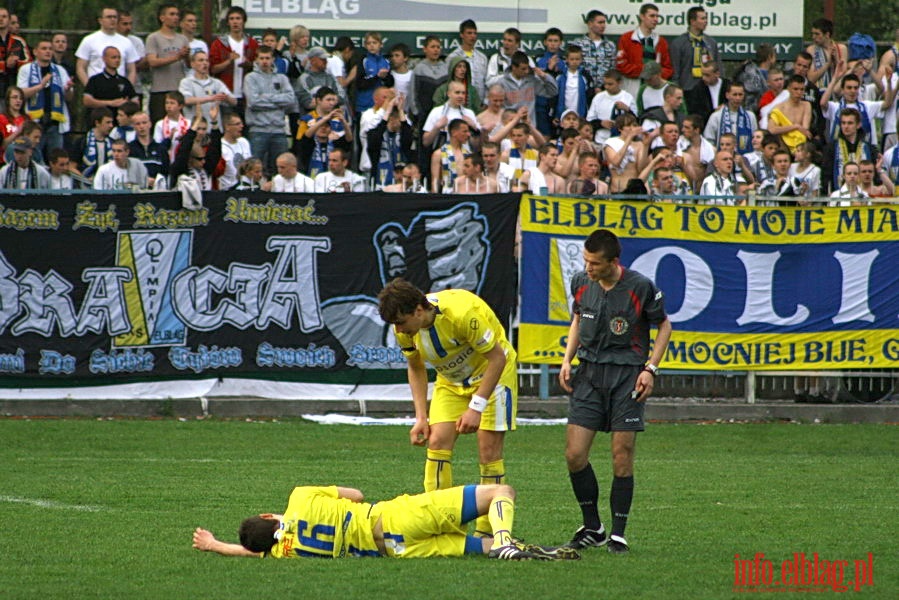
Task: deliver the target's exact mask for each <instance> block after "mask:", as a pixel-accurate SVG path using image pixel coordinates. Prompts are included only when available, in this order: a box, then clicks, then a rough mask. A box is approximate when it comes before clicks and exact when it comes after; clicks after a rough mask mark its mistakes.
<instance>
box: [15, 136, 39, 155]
mask: <svg viewBox="0 0 899 600" xmlns="http://www.w3.org/2000/svg"><path fill="white" fill-rule="evenodd" d="M12 149H13V152H15V151H16V150H19V151H21V152H24V151H25V150H34V144H32V143H31V140H29V139H28V138H19V139H17V140H16V141H15V142H13V143H12Z"/></svg>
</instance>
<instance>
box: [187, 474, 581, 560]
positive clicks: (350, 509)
mask: <svg viewBox="0 0 899 600" xmlns="http://www.w3.org/2000/svg"><path fill="white" fill-rule="evenodd" d="M480 515H486V516H487V517H488V518H489V519H490V522H491V524H492V525H493V529H494V531H495V533H494V535H493V537H492V538H476V537H474V536H469V535H467V534H466V532H465V529H464V527H465V525H466V524H467V523H468V522H469V521H471V520H472V519H474V518H475V517H477V516H480ZM514 518H515V490H513V489H512V488H511V487H510V486H508V485H467V486H464V487H461V486H460V487H455V488H451V489H447V490H438V491H434V492H427V493H424V494H418V495H417V496H409V495H402V496H398V497H397V498H394V499H393V500H388V501H386V502H378V503H376V504H370V503H367V502H364V497H363V495H362V492H360V491H359V490H356V489H352V488H345V487H337V486H330V487H297V488H294V490H293V492H292V493H291V494H290V499H289V500H288V502H287V509H286V510H285V511H284V514H283V515H276V514H263V515H259V516H255V517H250V518H249V519H246V520H244V522H243V523H241V525H240V529H239V532H238V534H239V536H240V544H232V543H228V542H222V541H220V540H217V539H216V538H215V536H214V535H213V534H212V532H210V531H208V530H206V529H202V528H200V527H198V528H197V529H196V530H195V531H194V534H193V547H194V548H196V549H198V550H203V551H208V552H216V553H218V554H222V555H224V556H262V557H265V556H271V557H273V558H305V557H319V558H344V557H347V556H352V557H360V556H388V557H391V558H423V557H431V556H462V555H464V554H486V555H487V556H488V557H489V558H498V559H503V560H532V559H536V560H554V559H577V558H580V555H579V554H578V552H577V551H576V550H574V549H571V548H564V547H563V548H552V547H546V546H537V545H534V544H523V543H521V542H518V541H516V540H514V538H512V522H513V520H514Z"/></svg>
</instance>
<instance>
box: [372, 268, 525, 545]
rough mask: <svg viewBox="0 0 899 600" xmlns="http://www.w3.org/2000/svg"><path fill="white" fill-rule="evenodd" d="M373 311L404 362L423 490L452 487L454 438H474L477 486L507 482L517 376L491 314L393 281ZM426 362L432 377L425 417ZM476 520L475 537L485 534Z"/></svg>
mask: <svg viewBox="0 0 899 600" xmlns="http://www.w3.org/2000/svg"><path fill="white" fill-rule="evenodd" d="M378 311H379V312H380V314H381V318H382V319H383V320H384V321H385V322H386V323H392V324H393V325H394V331H395V332H396V339H397V342H398V343H399V346H400V348H401V349H402V351H403V354H404V355H405V357H406V359H407V361H408V375H409V387H411V388H412V402H413V404H414V405H415V425H413V427H412V429H411V430H410V432H409V437H410V440H411V442H412V443H413V444H415V445H419V446H421V445H424V444H425V442H427V444H428V450H427V460H426V461H425V477H424V488H425V491H426V492H430V491H432V490H440V489H446V488H449V487H452V485H453V472H452V457H453V447H454V446H455V444H456V438H457V437H458V436H459V434H460V433H474V432H477V436H478V453H479V463H480V483H482V484H487V483H503V482H505V471H506V470H505V465H504V463H503V439H504V435H505V433H506V431H510V430H514V429H515V417H516V414H517V411H518V374H517V370H516V368H517V364H516V359H517V355H516V354H515V349H514V348H513V347H512V345H511V344H510V343H509V340H508V339H506V334H505V332H504V330H503V327H502V325H501V324H500V322H499V319H497V317H496V314H494V312H493V310H491V309H490V307H489V306H488V305H487V303H486V302H484V301H483V300H482V299H480V298H479V297H477V296H476V295H474V294H472V293H471V292H467V291H465V290H444V291H441V292H435V293H432V294H424V293H422V292H421V290H419V289H418V288H416V287H415V286H414V285H412V284H411V283H409V282H408V281H405V280H403V279H394V280H393V281H391V282H390V283H388V284H387V286H385V287H384V289H383V290H381V292H380V293H379V294H378ZM425 361H427V362H428V363H430V364H431V365H432V366H433V367H434V369H435V370H436V371H437V382H436V384H435V386H434V396H433V398H432V399H431V406H430V414H429V413H428V379H427V372H426V370H425ZM489 526H490V524H489V523H488V522H487V519H486V518H482V519H479V520H478V521H477V523H476V524H475V531H476V533H477V534H479V535H483V536H488V537H489V536H490V535H491V531H490V529H489Z"/></svg>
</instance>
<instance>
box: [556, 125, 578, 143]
mask: <svg viewBox="0 0 899 600" xmlns="http://www.w3.org/2000/svg"><path fill="white" fill-rule="evenodd" d="M579 135H580V133H578V130H577V129H575V128H574V127H569V128H568V129H563V130H562V133H560V134H559V141H560V142H563V143H564V142H565V140H570V139H571V138H576V137H577V136H579Z"/></svg>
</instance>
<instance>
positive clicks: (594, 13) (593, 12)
mask: <svg viewBox="0 0 899 600" xmlns="http://www.w3.org/2000/svg"><path fill="white" fill-rule="evenodd" d="M581 16H582V17H583V18H584V23H589V22H590V21H592V20H593V19H595V18H596V17H606V18H608V17H607V16H606V13H604V12H602V11H601V10H596V9H595V8H594V9H593V10H591V11H590V12H588V13H587V14H586V15H581Z"/></svg>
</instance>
